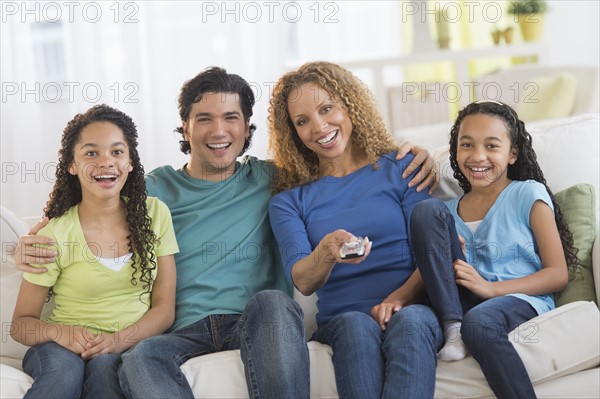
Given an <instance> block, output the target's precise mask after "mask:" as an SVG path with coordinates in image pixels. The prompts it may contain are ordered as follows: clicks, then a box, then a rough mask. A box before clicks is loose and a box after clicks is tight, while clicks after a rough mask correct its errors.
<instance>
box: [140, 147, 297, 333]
mask: <svg viewBox="0 0 600 399" xmlns="http://www.w3.org/2000/svg"><path fill="white" fill-rule="evenodd" d="M272 175H273V166H272V165H271V164H270V163H268V162H265V161H260V160H257V159H256V158H253V157H244V159H243V160H242V162H238V163H237V167H236V171H235V173H234V174H233V175H232V176H230V177H229V178H227V179H225V180H223V181H220V182H211V181H207V180H201V179H195V178H193V177H190V176H189V175H188V174H187V172H185V171H184V168H182V169H179V170H175V169H173V168H172V167H170V166H163V167H160V168H157V169H155V170H153V171H152V172H150V173H149V174H148V175H147V176H146V184H147V188H148V193H149V195H152V196H156V197H158V198H160V199H161V200H162V201H163V202H164V203H166V204H167V206H168V207H169V209H170V210H171V215H172V217H173V226H174V228H175V235H176V237H177V243H178V244H179V253H178V254H177V255H175V261H176V263H177V299H176V301H177V302H176V305H177V306H176V316H175V323H174V324H173V327H172V330H177V329H179V328H182V327H185V326H188V325H190V324H192V323H195V322H197V321H199V320H201V319H203V318H205V317H207V316H209V315H211V314H241V313H242V312H243V311H244V308H245V306H246V304H247V303H248V300H249V299H250V298H251V297H252V296H253V295H254V294H255V293H257V292H258V291H261V290H265V289H279V290H282V291H285V292H286V293H288V294H291V286H290V285H289V284H288V283H287V281H286V280H285V277H284V275H283V271H282V267H281V263H280V258H279V255H278V249H277V245H276V241H275V238H274V237H273V232H272V231H271V226H270V225H269V218H268V203H269V200H270V198H271V191H270V185H271V181H272Z"/></svg>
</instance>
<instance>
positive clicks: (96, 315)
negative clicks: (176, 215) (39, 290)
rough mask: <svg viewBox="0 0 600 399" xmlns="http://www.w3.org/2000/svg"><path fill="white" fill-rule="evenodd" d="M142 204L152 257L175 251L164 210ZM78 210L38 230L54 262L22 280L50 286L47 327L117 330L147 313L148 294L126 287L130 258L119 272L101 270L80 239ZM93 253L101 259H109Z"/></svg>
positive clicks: (152, 203)
mask: <svg viewBox="0 0 600 399" xmlns="http://www.w3.org/2000/svg"><path fill="white" fill-rule="evenodd" d="M146 204H147V206H148V215H149V216H150V218H152V225H151V228H152V230H153V231H154V232H155V234H156V236H157V238H158V239H159V241H158V243H157V244H156V246H155V255H156V257H159V256H166V255H172V254H174V253H176V252H178V247H177V242H176V241H175V233H174V232H173V223H172V221H171V215H170V213H169V209H168V208H167V207H166V206H165V204H163V203H162V202H161V201H160V200H159V199H157V198H151V197H148V199H147V201H146ZM78 208H79V206H78V205H75V206H74V207H72V208H71V209H69V210H68V211H67V212H65V214H64V215H62V216H61V217H58V218H54V219H52V220H50V222H49V223H48V225H47V226H45V227H44V228H43V229H41V230H40V232H39V233H38V234H40V235H43V236H46V237H50V238H52V239H53V240H54V241H55V242H56V247H57V250H58V256H57V259H56V261H55V262H54V263H50V264H47V265H43V266H44V267H46V268H47V269H48V272H47V273H42V274H31V273H24V274H23V278H24V279H25V280H27V281H29V282H30V283H32V284H37V285H42V286H44V287H53V291H54V294H55V297H54V301H55V306H54V310H53V312H52V314H51V315H50V317H49V318H48V320H47V321H48V322H49V323H59V324H67V325H79V326H84V327H87V328H89V329H90V330H91V331H92V332H93V333H97V332H109V333H110V332H115V331H120V330H122V329H123V328H126V327H127V326H129V325H130V324H131V323H134V322H136V321H137V320H139V319H140V318H141V317H142V316H143V315H144V314H145V313H146V312H147V311H148V305H149V304H150V295H149V294H148V293H145V294H143V295H141V294H142V293H143V292H144V289H143V287H142V286H143V284H141V283H139V282H138V284H136V285H133V284H131V276H132V273H133V269H132V261H131V259H130V260H129V261H128V262H127V263H126V265H125V266H124V267H123V268H121V270H119V271H114V270H111V269H109V268H107V267H106V266H104V265H102V264H101V263H100V262H99V261H98V260H97V259H96V257H95V256H94V254H93V253H92V252H91V251H90V248H89V246H88V243H87V242H86V240H85V237H84V235H83V230H82V228H81V224H80V223H79V214H78ZM90 245H91V244H90ZM98 255H99V257H101V258H111V257H114V256H115V254H108V253H107V254H98ZM154 275H155V276H156V270H155V271H154ZM140 295H141V296H140Z"/></svg>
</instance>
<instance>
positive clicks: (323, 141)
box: [317, 130, 338, 144]
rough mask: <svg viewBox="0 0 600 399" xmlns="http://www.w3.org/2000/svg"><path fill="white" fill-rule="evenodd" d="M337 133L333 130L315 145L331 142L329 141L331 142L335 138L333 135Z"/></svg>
mask: <svg viewBox="0 0 600 399" xmlns="http://www.w3.org/2000/svg"><path fill="white" fill-rule="evenodd" d="M337 132H338V131H337V130H335V131H333V132H331V133H329V134H328V135H327V136H325V137H323V138H322V139H320V140H317V143H319V144H327V143H329V142H331V140H333V138H334V137H335V135H336V134H337Z"/></svg>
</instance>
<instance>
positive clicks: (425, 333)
mask: <svg viewBox="0 0 600 399" xmlns="http://www.w3.org/2000/svg"><path fill="white" fill-rule="evenodd" d="M443 343H444V334H443V332H442V329H441V326H440V323H439V321H438V318H437V316H436V314H435V312H434V311H433V309H431V308H430V307H428V306H425V305H410V306H407V307H405V308H402V309H400V311H399V312H396V313H395V314H394V316H393V317H392V318H391V320H390V322H389V323H388V326H387V328H386V331H385V334H384V338H383V345H382V349H383V353H384V356H385V358H386V372H385V385H384V388H383V396H382V397H383V398H419V399H421V398H423V399H427V398H433V393H434V391H435V371H436V365H437V352H438V350H439V348H440V347H441V346H442V345H443Z"/></svg>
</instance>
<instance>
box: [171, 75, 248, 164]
mask: <svg viewBox="0 0 600 399" xmlns="http://www.w3.org/2000/svg"><path fill="white" fill-rule="evenodd" d="M205 93H235V94H237V95H238V96H239V99H240V108H241V109H242V114H243V115H244V121H249V120H250V117H251V116H252V107H254V102H255V100H254V92H252V88H251V87H250V85H249V84H248V82H246V81H245V80H244V79H243V78H242V77H241V76H239V75H235V74H232V73H227V71H226V70H225V69H223V68H219V67H211V68H208V69H206V70H205V71H203V72H201V73H199V74H198V75H196V76H195V77H194V78H192V79H190V80H188V81H186V82H185V83H184V84H183V86H182V87H181V93H180V94H179V99H178V102H179V116H180V117H181V121H182V122H187V121H188V120H189V117H190V112H191V110H192V105H193V104H194V103H197V102H198V101H200V100H202V96H203V95H204V94H205ZM249 130H250V134H249V135H248V138H246V141H245V142H244V148H242V152H241V153H240V154H239V155H242V154H243V153H244V152H246V150H247V149H248V147H250V143H251V142H252V135H253V134H254V131H255V130H256V126H255V125H254V124H253V123H251V124H250V129H249ZM175 131H177V132H178V133H180V134H181V136H182V137H183V127H177V128H176V129H175ZM179 144H180V148H181V152H183V153H184V154H189V153H190V150H191V148H190V143H189V142H188V141H186V140H185V139H182V140H181V141H180V142H179Z"/></svg>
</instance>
